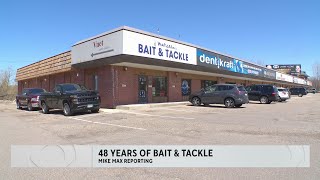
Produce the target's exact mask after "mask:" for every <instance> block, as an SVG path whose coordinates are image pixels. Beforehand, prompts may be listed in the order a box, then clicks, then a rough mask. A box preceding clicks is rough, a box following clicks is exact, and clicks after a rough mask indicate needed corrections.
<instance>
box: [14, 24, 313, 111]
mask: <svg viewBox="0 0 320 180" xmlns="http://www.w3.org/2000/svg"><path fill="white" fill-rule="evenodd" d="M16 79H17V81H18V88H19V92H21V91H22V89H23V88H31V87H39V88H44V89H46V90H47V91H51V90H52V89H53V88H54V86H55V85H56V84H59V83H78V84H83V85H85V86H86V87H87V88H88V89H93V90H98V91H99V93H100V96H101V99H102V107H107V108H114V107H115V106H117V105H123V104H135V103H157V102H173V101H185V100H187V99H188V95H189V94H190V93H191V92H194V91H198V90H200V89H201V88H205V87H207V86H210V85H212V84H217V83H235V84H242V85H250V84H274V85H276V86H282V87H293V86H311V82H310V81H307V80H304V79H300V78H298V77H294V76H290V75H287V74H282V73H279V72H276V71H274V70H271V69H267V68H265V67H262V66H259V65H256V64H252V63H249V62H247V61H244V60H241V59H238V58H235V57H232V56H229V55H225V54H221V53H217V52H215V51H212V50H208V49H205V48H202V47H198V46H195V45H192V44H189V43H185V42H181V41H177V40H174V39H170V38H167V37H163V36H159V35H156V34H152V33H148V32H145V31H141V30H137V29H133V28H130V27H121V28H117V29H115V30H112V31H109V32H106V33H103V34H101V35H98V36H95V37H92V38H89V39H86V40H83V41H80V42H78V43H76V44H75V45H73V46H72V48H71V51H67V52H64V53H61V54H58V55H55V56H52V57H49V58H47V59H44V60H41V61H38V62H36V63H33V64H30V65H27V66H25V67H22V68H19V69H18V71H17V77H16Z"/></svg>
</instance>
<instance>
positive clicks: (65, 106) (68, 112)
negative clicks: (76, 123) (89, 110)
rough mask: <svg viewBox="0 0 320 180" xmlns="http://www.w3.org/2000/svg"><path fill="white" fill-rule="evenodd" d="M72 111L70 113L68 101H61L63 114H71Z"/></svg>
mask: <svg viewBox="0 0 320 180" xmlns="http://www.w3.org/2000/svg"><path fill="white" fill-rule="evenodd" d="M72 114H73V113H72V110H71V108H70V106H69V104H68V103H63V115H65V116H71V115H72Z"/></svg>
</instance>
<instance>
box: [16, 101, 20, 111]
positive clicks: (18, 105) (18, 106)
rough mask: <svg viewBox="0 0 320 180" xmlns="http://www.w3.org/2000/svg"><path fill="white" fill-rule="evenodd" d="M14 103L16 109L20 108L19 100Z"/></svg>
mask: <svg viewBox="0 0 320 180" xmlns="http://www.w3.org/2000/svg"><path fill="white" fill-rule="evenodd" d="M16 105H17V109H21V105H20V102H19V101H17V102H16Z"/></svg>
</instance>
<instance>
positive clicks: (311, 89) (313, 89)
mask: <svg viewBox="0 0 320 180" xmlns="http://www.w3.org/2000/svg"><path fill="white" fill-rule="evenodd" d="M307 92H308V93H313V94H315V93H316V92H317V90H316V88H310V89H308V90H307Z"/></svg>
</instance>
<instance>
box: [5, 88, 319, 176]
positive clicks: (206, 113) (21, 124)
mask: <svg viewBox="0 0 320 180" xmlns="http://www.w3.org/2000/svg"><path fill="white" fill-rule="evenodd" d="M319 107H320V94H308V95H307V96H304V97H292V98H291V99H290V100H288V101H287V102H282V103H271V104H266V105H265V104H260V103H259V102H252V103H249V104H246V105H244V106H243V107H241V108H231V109H229V108H225V107H224V106H223V105H210V106H207V107H205V106H199V107H194V106H191V105H190V104H187V105H185V104H176V105H171V106H161V107H146V108H139V109H132V110H130V109H129V110H123V109H120V110H119V109H115V110H102V111H100V113H97V114H91V113H80V114H76V115H75V116H71V117H65V116H63V114H62V112H61V111H57V110H55V111H52V112H51V113H50V114H42V113H40V112H38V111H32V112H28V111H26V110H17V109H15V105H14V104H13V103H11V102H0V137H1V138H0V145H1V146H0V179H106V178H111V179H129V178H130V179H146V178H147V179H319V177H320V153H319V152H320V111H319ZM38 144H39V145H43V144H79V145H85V144H101V145H310V148H311V158H310V162H311V165H310V168H11V160H10V146H11V145H38Z"/></svg>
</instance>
